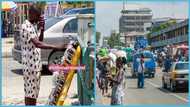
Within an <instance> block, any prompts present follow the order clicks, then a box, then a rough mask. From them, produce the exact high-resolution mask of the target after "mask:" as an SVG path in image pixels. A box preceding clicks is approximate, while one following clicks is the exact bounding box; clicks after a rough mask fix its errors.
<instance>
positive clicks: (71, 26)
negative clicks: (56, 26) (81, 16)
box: [63, 19, 78, 33]
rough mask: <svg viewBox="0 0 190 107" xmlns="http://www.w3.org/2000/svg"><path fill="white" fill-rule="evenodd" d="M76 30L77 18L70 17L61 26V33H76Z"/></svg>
mask: <svg viewBox="0 0 190 107" xmlns="http://www.w3.org/2000/svg"><path fill="white" fill-rule="evenodd" d="M77 30H78V24H77V19H72V20H70V21H69V22H68V23H67V24H66V25H65V27H64V28H63V33H77Z"/></svg>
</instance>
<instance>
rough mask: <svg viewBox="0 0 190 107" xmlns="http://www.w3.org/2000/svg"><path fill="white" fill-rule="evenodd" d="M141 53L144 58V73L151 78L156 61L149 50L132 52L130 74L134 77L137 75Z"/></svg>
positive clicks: (153, 74)
mask: <svg viewBox="0 0 190 107" xmlns="http://www.w3.org/2000/svg"><path fill="white" fill-rule="evenodd" d="M141 54H143V55H144V59H145V62H144V66H145V72H144V74H145V75H148V77H150V78H153V77H154V76H155V71H156V61H155V59H154V55H153V53H152V52H150V51H147V50H146V51H142V52H139V53H136V54H134V56H133V67H132V76H133V77H135V76H136V75H137V72H138V66H139V62H140V56H141Z"/></svg>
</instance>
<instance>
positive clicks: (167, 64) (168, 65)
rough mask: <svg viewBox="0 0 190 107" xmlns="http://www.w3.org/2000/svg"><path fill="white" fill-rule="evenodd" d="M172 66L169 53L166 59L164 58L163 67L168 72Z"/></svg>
mask: <svg viewBox="0 0 190 107" xmlns="http://www.w3.org/2000/svg"><path fill="white" fill-rule="evenodd" d="M171 66H172V59H171V56H170V55H167V57H166V59H165V60H164V69H165V71H166V72H169V70H170V68H171Z"/></svg>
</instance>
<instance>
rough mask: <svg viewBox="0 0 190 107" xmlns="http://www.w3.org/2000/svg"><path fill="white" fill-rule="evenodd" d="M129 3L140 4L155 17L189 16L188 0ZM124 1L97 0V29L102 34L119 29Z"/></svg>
mask: <svg viewBox="0 0 190 107" xmlns="http://www.w3.org/2000/svg"><path fill="white" fill-rule="evenodd" d="M127 4H140V5H143V6H144V7H148V8H150V9H151V10H152V12H153V18H160V17H175V18H183V19H184V18H187V17H188V1H187V0H181V1H179V0H178V1H172V0H171V1H141V2H140V1H127ZM122 8H123V2H122V1H96V30H97V31H99V32H101V35H102V36H108V35H110V32H111V30H112V29H116V30H118V29H119V28H118V26H119V17H120V15H121V14H120V11H121V9H122Z"/></svg>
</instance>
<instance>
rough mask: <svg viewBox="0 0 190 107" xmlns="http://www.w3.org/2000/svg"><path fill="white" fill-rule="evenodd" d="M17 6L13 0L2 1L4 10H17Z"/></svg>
mask: <svg viewBox="0 0 190 107" xmlns="http://www.w3.org/2000/svg"><path fill="white" fill-rule="evenodd" d="M16 8H17V5H16V3H14V2H13V1H3V2H2V10H3V11H11V10H15V9H16Z"/></svg>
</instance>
